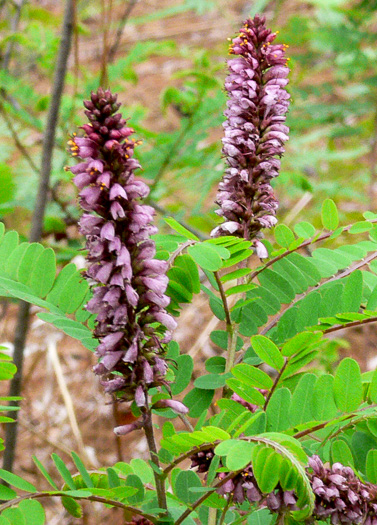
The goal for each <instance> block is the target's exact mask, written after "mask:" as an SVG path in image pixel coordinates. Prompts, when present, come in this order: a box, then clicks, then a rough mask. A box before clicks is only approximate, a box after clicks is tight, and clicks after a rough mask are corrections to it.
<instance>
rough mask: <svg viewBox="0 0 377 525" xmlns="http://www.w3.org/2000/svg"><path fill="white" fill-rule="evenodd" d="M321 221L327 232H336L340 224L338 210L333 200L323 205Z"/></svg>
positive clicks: (328, 200)
mask: <svg viewBox="0 0 377 525" xmlns="http://www.w3.org/2000/svg"><path fill="white" fill-rule="evenodd" d="M321 219H322V224H323V227H324V228H326V229H327V230H336V228H337V227H338V224H339V217H338V210H337V208H336V204H335V202H334V201H333V200H331V199H326V200H325V201H324V202H323V204H322V211H321Z"/></svg>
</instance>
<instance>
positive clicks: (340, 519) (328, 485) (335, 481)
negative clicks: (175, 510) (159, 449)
mask: <svg viewBox="0 0 377 525" xmlns="http://www.w3.org/2000/svg"><path fill="white" fill-rule="evenodd" d="M213 457H214V451H213V449H210V450H207V451H201V452H197V453H196V454H194V455H193V456H192V457H191V462H192V463H191V468H195V467H197V471H198V472H200V473H204V472H208V470H209V467H210V464H211V461H212V458H213ZM220 466H222V464H221V462H220ZM226 475H227V473H226V472H219V473H218V474H217V478H218V479H219V480H221V479H224V478H225V476H226ZM307 476H308V478H309V481H310V485H311V488H312V491H313V492H314V494H315V507H314V512H313V516H312V517H311V518H310V520H311V521H310V523H312V522H313V523H315V521H314V520H319V521H321V522H324V521H326V520H328V519H330V523H332V524H334V525H337V524H348V525H351V524H353V525H358V524H363V525H377V486H376V485H372V484H371V483H362V482H361V481H360V479H359V478H358V477H357V476H356V475H355V473H354V471H353V470H352V469H351V468H350V467H345V466H343V465H341V464H340V463H334V464H333V465H332V467H331V468H328V467H325V466H324V465H323V463H322V461H321V459H320V458H319V457H318V456H312V457H311V458H309V468H308V469H307ZM217 492H218V493H219V494H220V495H221V496H225V497H229V496H231V497H232V502H234V503H243V502H244V501H245V500H247V501H249V502H250V503H258V507H260V508H263V507H267V508H268V509H269V510H270V511H271V512H274V513H278V514H285V513H287V512H289V511H293V510H297V496H296V494H295V493H294V491H291V490H286V491H284V490H283V489H282V488H281V486H280V484H279V485H278V486H277V488H276V489H275V490H274V491H273V492H271V493H270V494H267V495H266V494H262V492H261V491H260V490H259V488H258V484H257V481H256V479H255V477H254V475H253V469H252V467H251V466H248V467H246V468H245V469H243V471H242V472H240V473H238V474H236V475H235V476H234V477H233V478H232V479H230V480H228V481H226V482H225V483H224V485H222V486H221V487H220V488H219V489H218V491H217ZM307 523H309V521H308V522H307Z"/></svg>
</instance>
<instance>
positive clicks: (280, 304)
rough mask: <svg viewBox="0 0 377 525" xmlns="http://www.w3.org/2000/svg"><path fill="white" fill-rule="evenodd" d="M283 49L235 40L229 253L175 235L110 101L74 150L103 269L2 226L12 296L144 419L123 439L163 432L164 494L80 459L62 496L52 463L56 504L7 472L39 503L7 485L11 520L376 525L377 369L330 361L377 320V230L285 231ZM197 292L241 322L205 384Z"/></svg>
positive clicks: (125, 470)
mask: <svg viewBox="0 0 377 525" xmlns="http://www.w3.org/2000/svg"><path fill="white" fill-rule="evenodd" d="M275 38H276V34H275V33H272V32H271V31H270V30H269V29H268V28H267V27H266V25H265V20H264V18H262V17H260V16H258V15H257V16H255V17H254V19H249V20H247V21H246V22H245V23H244V25H243V26H242V28H241V30H240V32H239V34H238V35H237V36H236V37H235V38H234V39H233V41H232V43H231V45H230V54H231V55H232V57H231V58H230V59H229V60H228V69H229V74H228V76H227V78H226V82H225V90H226V92H227V95H228V102H227V109H226V111H225V116H226V121H225V123H224V134H225V137H224V139H223V149H222V151H223V154H224V157H225V160H226V163H227V168H226V172H225V174H224V176H223V179H222V181H219V189H218V195H217V204H218V206H219V209H218V211H217V213H218V215H220V219H219V222H218V225H217V226H216V228H215V229H213V231H212V235H211V237H210V238H208V239H206V240H204V241H200V240H199V238H198V237H197V236H196V235H194V234H193V233H192V232H191V231H189V230H187V229H186V228H185V227H184V226H182V225H181V224H180V223H179V222H177V221H176V220H174V219H172V218H167V219H166V223H167V226H168V227H170V228H171V229H172V230H174V231H175V233H163V234H162V233H160V234H159V233H158V231H157V227H156V226H155V224H154V209H153V207H151V206H150V205H149V204H147V203H146V202H145V200H146V199H147V198H148V193H149V189H148V186H147V185H146V183H145V182H144V181H143V180H142V178H141V177H140V175H139V172H138V169H139V168H140V164H139V162H138V160H137V159H136V158H135V156H134V151H135V147H136V146H137V145H138V144H139V141H136V140H135V139H133V138H132V135H133V133H134V130H133V129H132V128H131V127H129V126H128V124H127V123H126V121H125V120H124V118H123V117H122V114H121V113H120V112H119V108H120V105H119V104H118V103H117V101H116V100H117V97H116V95H114V94H113V93H112V92H111V91H110V90H108V89H102V88H99V89H98V91H97V92H95V93H92V94H91V97H90V100H88V101H86V102H85V103H84V105H85V107H86V112H85V113H86V116H87V117H88V120H89V123H85V124H83V126H82V128H81V131H79V132H78V134H73V135H72V137H71V139H70V140H69V146H70V151H71V153H72V155H73V157H75V158H76V157H77V159H78V160H79V161H80V162H79V163H78V164H75V165H73V166H72V167H70V168H68V170H70V171H71V172H72V173H73V174H74V179H73V181H74V184H75V185H76V186H77V188H78V189H79V206H80V208H81V209H82V210H83V214H82V216H81V218H80V223H79V224H80V232H81V233H82V235H83V236H85V238H86V260H87V268H86V269H85V271H83V272H79V271H77V270H76V269H75V267H74V266H73V265H67V266H66V267H64V268H63V269H62V270H61V271H60V273H59V274H58V275H57V277H56V275H55V273H56V272H55V268H56V267H55V257H54V254H53V252H52V250H51V249H45V248H43V247H42V246H40V247H39V248H38V256H37V257H36V256H35V253H36V248H35V244H34V245H33V244H31V245H28V244H27V243H22V244H19V242H18V236H17V234H16V233H15V232H8V233H6V234H5V235H4V231H3V230H4V228H3V229H2V232H1V234H2V240H1V244H0V253H1V256H2V258H1V261H0V292H2V293H3V294H4V295H6V296H13V297H16V298H20V299H23V300H27V301H29V302H31V303H34V304H36V305H37V306H39V307H42V308H44V309H45V310H48V312H41V313H39V316H40V318H41V319H43V320H45V321H47V322H50V323H52V324H53V325H55V326H56V327H57V328H59V329H61V330H63V331H64V332H66V333H67V334H69V335H71V336H72V337H74V338H76V339H78V340H80V341H81V342H82V344H83V345H84V346H86V347H87V348H88V349H89V350H91V351H94V352H95V355H96V356H97V358H98V364H96V365H95V367H94V373H95V374H97V375H98V376H99V377H100V381H101V384H102V385H103V387H104V391H105V394H106V395H107V396H108V397H110V398H111V401H112V402H113V403H128V404H129V405H130V406H131V409H132V412H133V414H134V416H135V421H134V422H133V423H130V424H126V425H123V426H120V427H117V428H115V430H114V431H115V433H116V434H118V435H120V436H124V437H122V439H125V440H127V439H128V436H129V434H130V433H131V432H133V431H134V430H136V429H143V430H144V432H145V436H146V439H147V443H148V448H149V452H150V460H149V461H146V462H144V467H145V471H146V472H148V473H149V474H150V475H148V476H147V478H148V479H149V480H150V479H154V483H153V484H152V483H150V482H148V483H147V484H146V485H145V487H143V483H145V476H143V474H141V473H140V472H137V471H134V470H133V468H132V466H131V465H128V464H125V463H117V464H116V465H113V466H109V465H107V467H108V468H107V470H106V469H102V470H99V471H98V470H97V471H96V472H95V473H94V472H91V471H88V470H87V469H86V468H85V466H84V464H83V461H82V460H81V459H80V458H79V456H78V455H77V454H75V453H72V458H73V461H74V463H75V465H76V467H77V472H76V473H72V474H71V473H70V472H69V471H68V469H67V468H66V467H65V465H64V462H63V461H62V460H61V458H59V457H58V456H57V455H54V457H53V460H54V463H55V465H56V467H57V469H58V471H59V472H60V474H61V476H62V479H63V485H61V483H60V487H61V488H59V484H58V482H55V481H54V480H53V479H52V478H51V477H50V475H49V474H48V473H47V471H46V469H45V467H44V466H43V465H42V464H41V463H40V462H39V461H38V460H37V459H36V460H35V462H36V466H37V468H38V469H39V470H40V472H41V473H42V474H43V476H44V477H45V478H46V480H47V482H48V483H49V484H50V485H51V490H45V491H43V490H42V491H40V490H39V489H37V488H36V487H34V486H33V485H31V484H30V483H29V482H27V481H25V480H23V479H22V478H20V477H18V476H15V475H14V474H10V473H9V472H6V471H4V470H1V471H0V478H1V479H3V480H4V481H5V482H7V483H8V484H9V485H11V486H13V487H14V488H17V489H20V490H23V491H24V492H25V493H24V494H22V495H21V494H17V492H16V491H15V490H13V488H10V487H8V486H0V498H1V499H2V500H3V501H5V502H4V503H2V505H1V506H0V512H1V517H0V520H1V519H2V520H3V522H4V524H7V523H9V522H10V523H16V522H15V521H14V520H15V519H16V517H17V516H20V515H21V516H28V515H29V516H30V515H33V516H34V521H33V522H32V523H33V524H43V523H44V521H45V518H44V511H43V508H42V506H41V505H40V503H39V501H38V499H39V498H41V499H42V498H46V497H48V496H55V497H56V496H58V497H61V499H62V503H63V505H64V506H65V508H66V509H67V511H68V512H69V513H71V514H72V516H74V517H80V516H81V510H80V509H81V508H80V504H79V502H80V500H88V501H100V502H102V503H104V504H107V505H108V506H110V507H112V506H113V507H114V506H116V507H118V508H119V507H120V508H122V509H124V511H125V513H127V514H125V516H133V517H132V518H125V523H142V524H144V525H146V524H149V523H161V524H162V523H172V524H173V523H174V524H175V525H180V524H181V523H182V524H186V525H194V523H200V524H203V525H207V524H208V525H216V524H217V525H223V524H229V525H230V524H234V525H236V524H241V523H247V524H248V525H256V524H261V525H270V524H273V523H279V524H283V523H284V524H291V525H294V524H298V523H306V524H311V523H332V524H340V523H341V524H360V525H361V524H364V525H376V524H377V484H376V483H377V426H376V422H377V371H370V372H365V373H361V371H360V368H359V365H358V363H357V362H356V361H355V360H354V359H351V358H348V357H346V358H344V359H342V360H340V361H339V364H338V366H337V367H336V370H335V371H334V372H333V371H331V372H329V371H328V370H325V369H324V368H323V365H322V361H321V354H322V353H325V352H326V349H327V348H328V346H329V345H330V344H331V342H330V341H329V337H328V336H329V334H332V333H334V332H337V331H338V330H344V329H346V328H348V327H355V326H362V325H364V324H368V323H372V322H376V321H377V311H376V310H377V275H376V274H375V273H374V271H375V268H376V267H375V266H374V265H373V264H371V263H372V262H373V261H374V260H375V259H376V258H377V226H376V222H377V215H376V214H374V213H372V212H366V213H364V219H365V220H363V221H358V222H357V223H354V224H349V225H346V226H339V219H338V213H337V209H336V206H335V204H334V202H333V201H332V200H330V199H327V200H325V202H324V203H323V206H322V213H321V220H322V228H321V229H320V230H318V229H316V228H315V227H314V226H313V225H312V224H311V223H309V222H307V221H304V222H301V223H298V224H296V225H295V227H294V230H293V231H292V230H291V229H290V228H289V227H288V226H286V225H284V224H278V225H276V224H277V209H278V200H277V196H276V195H275V193H274V189H273V187H272V184H271V181H272V179H273V178H275V177H277V176H278V174H279V168H280V162H281V160H280V158H281V156H282V154H283V152H284V143H285V141H286V140H287V139H288V132H289V130H288V128H287V126H286V125H285V118H286V113H287V111H288V105H289V94H288V92H287V90H286V86H287V83H288V80H287V76H288V73H289V68H288V67H287V58H286V56H285V52H286V46H285V45H284V44H276V43H275ZM144 169H146V170H147V169H148V167H147V166H144ZM274 226H275V228H274V236H273V237H272V235H271V234H270V232H269V230H270V229H271V228H272V227H274ZM367 235H368V236H369V237H368V238H367V237H366V236H367ZM336 239H341V242H339V243H335V244H334V241H335V240H336ZM353 239H356V241H353ZM334 246H335V248H334ZM41 275H43V279H41ZM67 293H70V294H71V296H72V298H71V300H70V301H69V302H68V303H67V302H66V303H64V301H62V298H64V297H65V296H66V294H67ZM198 293H204V294H206V295H207V296H208V303H209V307H210V309H211V311H212V313H213V315H214V316H215V317H216V318H217V319H218V323H219V324H220V323H224V326H223V329H217V330H214V331H213V332H212V333H208V334H206V335H208V337H210V338H211V340H212V341H213V342H214V343H215V344H216V345H217V346H218V354H217V355H216V356H213V357H210V358H209V359H207V361H206V363H205V371H201V372H202V373H201V375H200V376H199V377H196V379H195V380H192V372H193V366H194V363H193V360H192V358H191V356H190V355H187V354H183V353H180V350H179V346H178V344H177V343H176V342H175V341H173V340H172V335H174V334H173V331H174V329H175V327H176V324H177V321H178V322H179V314H180V309H181V308H182V306H183V304H184V303H190V302H191V301H192V300H193V297H194V295H195V294H198ZM64 305H66V306H65V307H64ZM1 358H2V359H5V357H4V356H1ZM5 365H9V366H8V367H6V366H5ZM2 367H3V369H7V370H8V377H9V376H10V375H12V373H14V369H13V368H12V366H11V364H9V363H8V364H7V363H5V364H4V363H2ZM4 367H5V368H4ZM183 393H184V396H183ZM182 396H183V397H182ZM156 428H159V439H158V440H157V436H156ZM144 474H145V472H144ZM17 513H19V514H17ZM12 520H13V521H12ZM26 522H27V523H29V522H28V521H27V518H26ZM30 523H31V522H30Z"/></svg>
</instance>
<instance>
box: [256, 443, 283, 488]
mask: <svg viewBox="0 0 377 525" xmlns="http://www.w3.org/2000/svg"><path fill="white" fill-rule="evenodd" d="M252 463H253V473H254V476H255V479H256V480H257V483H258V487H259V489H260V490H261V491H262V492H263V493H265V494H268V493H269V492H272V491H273V490H274V488H275V487H276V485H277V484H278V483H279V479H280V467H281V464H282V463H283V457H282V456H281V455H280V454H278V453H277V452H275V450H273V449H272V448H268V447H266V446H264V445H257V446H256V447H254V450H253V451H252Z"/></svg>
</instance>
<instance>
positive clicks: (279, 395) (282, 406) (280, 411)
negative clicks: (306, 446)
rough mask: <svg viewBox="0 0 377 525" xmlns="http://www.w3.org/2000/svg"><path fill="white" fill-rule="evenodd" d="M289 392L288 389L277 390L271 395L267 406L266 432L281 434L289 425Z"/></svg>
mask: <svg viewBox="0 0 377 525" xmlns="http://www.w3.org/2000/svg"><path fill="white" fill-rule="evenodd" d="M291 397H292V396H291V392H290V391H289V390H288V388H285V387H283V388H278V389H277V390H275V392H274V393H273V394H272V396H271V398H270V401H269V403H268V405H267V410H266V415H267V429H266V430H267V432H282V431H284V430H287V429H288V428H289V427H290V426H291V425H290V420H289V409H290V404H291Z"/></svg>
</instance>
